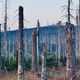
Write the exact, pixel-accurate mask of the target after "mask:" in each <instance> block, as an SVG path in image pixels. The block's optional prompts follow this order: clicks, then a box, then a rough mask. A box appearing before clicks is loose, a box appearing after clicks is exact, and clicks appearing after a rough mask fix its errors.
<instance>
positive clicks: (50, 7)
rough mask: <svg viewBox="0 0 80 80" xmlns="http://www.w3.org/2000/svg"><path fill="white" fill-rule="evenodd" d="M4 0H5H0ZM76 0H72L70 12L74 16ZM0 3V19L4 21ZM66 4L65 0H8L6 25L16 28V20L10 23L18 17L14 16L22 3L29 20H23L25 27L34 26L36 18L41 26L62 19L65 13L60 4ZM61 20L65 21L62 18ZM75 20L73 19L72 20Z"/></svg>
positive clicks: (26, 17) (76, 5)
mask: <svg viewBox="0 0 80 80" xmlns="http://www.w3.org/2000/svg"><path fill="white" fill-rule="evenodd" d="M1 1H3V3H4V1H5V0H1ZM78 1H79V0H73V4H72V8H73V9H74V11H73V12H72V13H73V15H74V17H75V14H76V8H78ZM3 3H0V20H1V23H2V24H3V23H4V5H3ZM65 4H67V0H8V18H9V19H8V27H11V29H17V28H18V20H17V21H16V22H15V23H14V24H13V25H12V23H13V22H14V21H15V20H16V19H18V17H16V18H15V19H14V17H15V16H16V15H17V14H18V11H16V10H18V7H19V5H22V6H23V7H24V18H25V19H26V20H27V21H29V22H30V23H27V22H26V21H24V24H25V25H24V26H25V28H29V27H34V26H36V22H37V19H40V23H41V26H44V25H47V22H48V23H49V24H53V23H54V24H55V23H57V22H58V21H59V20H62V18H61V17H62V16H63V15H65V11H64V12H62V8H61V6H63V5H65ZM63 22H65V21H64V20H63ZM74 22H75V21H74Z"/></svg>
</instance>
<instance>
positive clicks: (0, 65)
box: [0, 24, 2, 71]
mask: <svg viewBox="0 0 80 80" xmlns="http://www.w3.org/2000/svg"><path fill="white" fill-rule="evenodd" d="M0 71H2V55H1V24H0Z"/></svg>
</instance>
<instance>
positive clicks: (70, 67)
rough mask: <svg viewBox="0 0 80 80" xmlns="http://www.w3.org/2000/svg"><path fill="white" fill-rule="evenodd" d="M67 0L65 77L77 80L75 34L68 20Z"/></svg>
mask: <svg viewBox="0 0 80 80" xmlns="http://www.w3.org/2000/svg"><path fill="white" fill-rule="evenodd" d="M70 1H71V0H68V24H67V26H66V43H67V44H66V52H67V55H66V56H67V57H66V58H67V64H66V66H67V77H68V78H69V80H77V79H76V56H75V35H74V28H73V26H72V25H71V21H70V17H71V14H70V3H71V2H70Z"/></svg>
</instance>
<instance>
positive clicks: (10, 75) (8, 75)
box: [0, 71, 40, 80]
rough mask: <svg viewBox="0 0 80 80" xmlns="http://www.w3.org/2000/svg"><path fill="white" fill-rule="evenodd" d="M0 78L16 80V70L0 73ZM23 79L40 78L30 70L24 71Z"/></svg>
mask: <svg viewBox="0 0 80 80" xmlns="http://www.w3.org/2000/svg"><path fill="white" fill-rule="evenodd" d="M0 80H18V79H17V72H8V73H5V72H3V73H0ZM25 80H40V79H39V78H38V77H36V76H35V75H32V74H31V73H30V72H27V71H25Z"/></svg>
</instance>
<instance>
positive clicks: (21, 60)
mask: <svg viewBox="0 0 80 80" xmlns="http://www.w3.org/2000/svg"><path fill="white" fill-rule="evenodd" d="M23 28H24V25H23V7H22V6H19V35H18V36H19V38H18V80H24V45H23Z"/></svg>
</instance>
